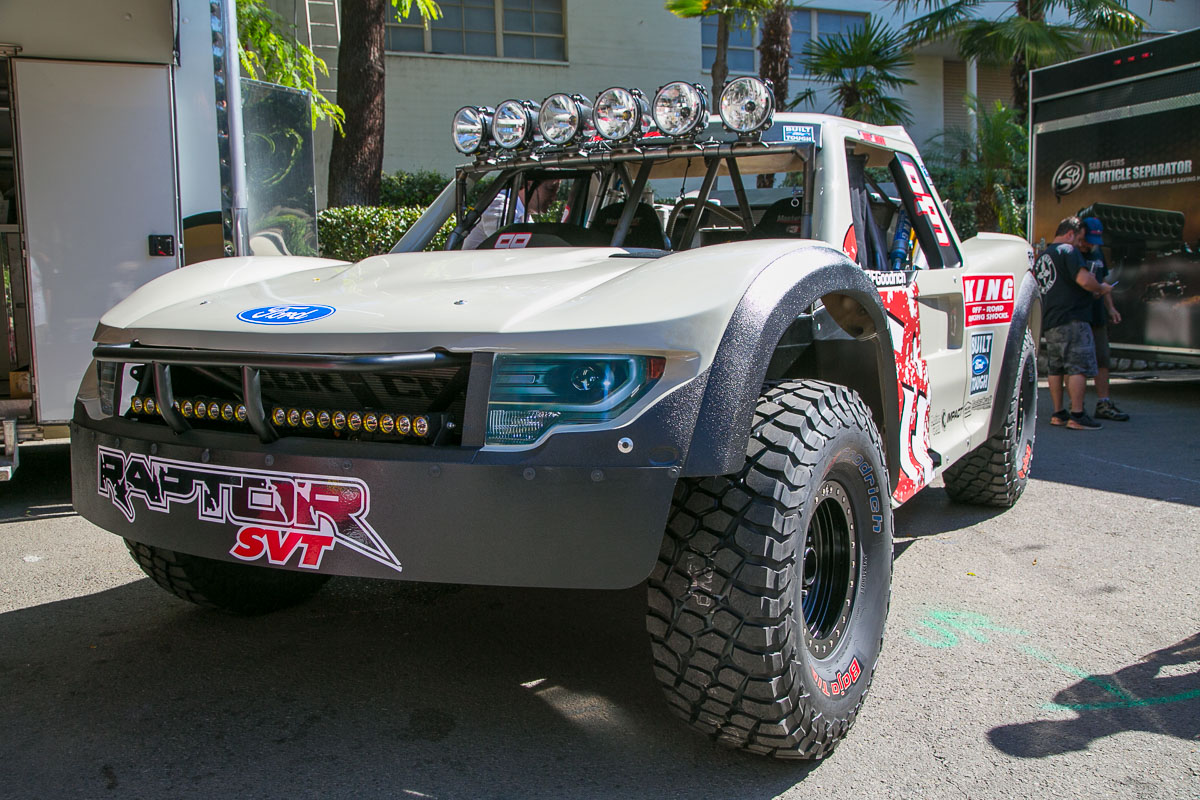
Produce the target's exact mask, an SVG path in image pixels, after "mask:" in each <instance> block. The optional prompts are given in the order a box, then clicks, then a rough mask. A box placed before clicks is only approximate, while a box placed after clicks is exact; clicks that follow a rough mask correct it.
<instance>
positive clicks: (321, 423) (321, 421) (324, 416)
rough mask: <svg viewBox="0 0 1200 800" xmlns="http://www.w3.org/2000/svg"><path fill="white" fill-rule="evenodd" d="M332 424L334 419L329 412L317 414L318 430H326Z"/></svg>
mask: <svg viewBox="0 0 1200 800" xmlns="http://www.w3.org/2000/svg"><path fill="white" fill-rule="evenodd" d="M331 422H332V418H331V417H330V416H329V412H328V411H318V412H317V427H318V428H320V429H321V430H325V429H326V428H328V427H329V425H330V423H331Z"/></svg>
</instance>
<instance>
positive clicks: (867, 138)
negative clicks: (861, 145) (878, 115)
mask: <svg viewBox="0 0 1200 800" xmlns="http://www.w3.org/2000/svg"><path fill="white" fill-rule="evenodd" d="M858 138H860V139H862V140H863V141H864V142H870V143H871V144H887V140H885V139H884V138H883V137H882V136H880V135H879V134H878V133H871V132H870V131H864V130H860V131H859V132H858Z"/></svg>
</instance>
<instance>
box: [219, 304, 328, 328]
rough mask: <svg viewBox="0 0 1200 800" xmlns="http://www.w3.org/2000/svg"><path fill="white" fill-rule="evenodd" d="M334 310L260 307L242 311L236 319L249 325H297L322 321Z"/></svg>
mask: <svg viewBox="0 0 1200 800" xmlns="http://www.w3.org/2000/svg"><path fill="white" fill-rule="evenodd" d="M334 310H335V309H334V308H333V306H299V305H297V306H262V307H261V308H251V309H248V310H246V311H243V312H242V313H240V314H238V315H237V318H238V319H240V320H241V321H242V322H249V323H250V324H251V325H299V324H300V323H301V322H312V321H313V320H316V319H324V318H325V317H328V316H329V315H330V314H332V313H333V312H334Z"/></svg>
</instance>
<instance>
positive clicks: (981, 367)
mask: <svg viewBox="0 0 1200 800" xmlns="http://www.w3.org/2000/svg"><path fill="white" fill-rule="evenodd" d="M987 371H988V359H987V356H975V357H974V358H973V359H971V374H972V375H982V374H983V373H985V372H987Z"/></svg>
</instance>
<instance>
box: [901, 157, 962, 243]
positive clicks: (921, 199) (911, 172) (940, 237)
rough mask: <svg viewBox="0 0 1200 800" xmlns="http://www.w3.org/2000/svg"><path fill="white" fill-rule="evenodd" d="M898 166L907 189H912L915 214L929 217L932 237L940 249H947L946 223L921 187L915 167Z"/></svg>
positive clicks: (904, 162) (948, 237) (911, 165)
mask: <svg viewBox="0 0 1200 800" xmlns="http://www.w3.org/2000/svg"><path fill="white" fill-rule="evenodd" d="M900 166H902V167H903V168H904V177H905V178H907V179H908V185H909V188H911V189H912V192H913V198H914V199H915V200H916V206H917V213H918V214H920V215H922V216H926V217H929V225H930V227H932V228H933V235H934V237H936V238H937V243H938V244H939V245H941V246H942V247H949V246H950V234H949V233H948V232H947V231H946V223H945V222H944V221H943V220H942V215H941V214H940V213H938V209H937V203H935V202H933V197H932V196H931V195H930V194H929V193H928V192H926V191H925V187H924V186H922V185H921V176H920V175H918V174H917V165H916V164H913V163H912V162H909V161H903V162H901V164H900Z"/></svg>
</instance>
